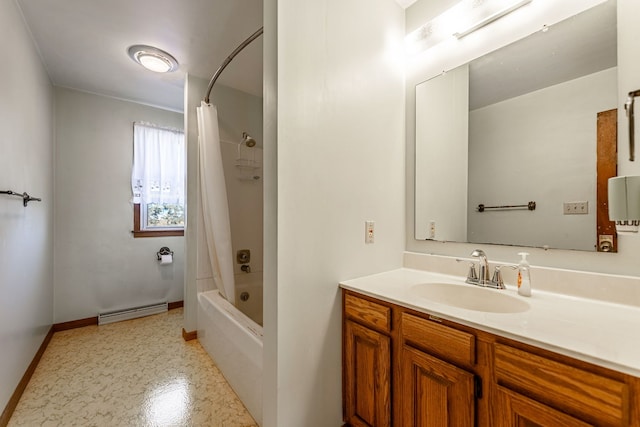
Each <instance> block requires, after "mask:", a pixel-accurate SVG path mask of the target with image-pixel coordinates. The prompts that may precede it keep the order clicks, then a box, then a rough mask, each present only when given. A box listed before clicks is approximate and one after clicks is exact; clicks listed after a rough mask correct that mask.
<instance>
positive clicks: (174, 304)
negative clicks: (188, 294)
mask: <svg viewBox="0 0 640 427" xmlns="http://www.w3.org/2000/svg"><path fill="white" fill-rule="evenodd" d="M182 307H184V301H174V302H170V303H168V304H167V308H168V309H169V310H175V309H176V308H182Z"/></svg>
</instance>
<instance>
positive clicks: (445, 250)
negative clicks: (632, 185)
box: [406, 0, 640, 276]
mask: <svg viewBox="0 0 640 427" xmlns="http://www.w3.org/2000/svg"><path fill="white" fill-rule="evenodd" d="M420 1H421V2H425V1H428V2H431V3H434V0H420ZM447 1H448V0H437V3H443V4H444V3H446V2H447ZM596 3H598V2H597V1H595V0H593V1H592V0H589V1H583V0H566V1H562V2H557V1H554V0H537V1H535V2H532V3H530V4H529V5H527V6H526V7H524V8H522V9H520V10H519V11H517V12H516V13H514V14H513V15H509V16H507V17H505V18H503V19H501V20H499V21H497V22H495V23H493V24H491V29H490V30H489V29H488V28H485V29H483V30H479V31H478V32H476V33H474V34H472V35H470V36H467V37H465V39H463V40H462V41H461V43H459V44H458V45H457V48H455V49H452V47H451V46H449V45H446V43H445V44H444V45H440V46H436V47H435V48H433V49H431V50H429V51H427V52H428V53H424V54H422V55H418V56H417V57H415V58H413V59H412V60H410V61H409V63H408V65H407V83H406V99H407V102H406V132H407V133H406V137H407V138H406V141H407V145H406V147H407V175H406V195H407V209H406V214H407V221H406V223H407V229H406V236H407V237H406V239H407V240H406V248H407V250H410V251H415V252H425V253H436V254H443V255H452V256H466V255H468V254H469V253H470V252H471V251H472V250H473V249H474V248H475V247H477V246H478V245H477V244H462V243H441V242H420V241H416V240H414V238H413V232H414V231H413V225H412V224H413V206H414V183H413V180H414V167H413V161H412V159H413V157H414V138H415V132H414V128H415V108H414V104H413V103H414V87H415V85H416V83H419V82H421V81H424V80H425V79H426V78H429V77H431V76H433V75H435V74H438V73H439V72H441V71H442V70H443V69H451V68H454V67H455V66H457V65H461V64H463V63H466V62H469V61H470V60H472V59H474V58H477V57H479V56H482V55H484V54H486V53H487V52H489V51H492V50H495V49H497V48H499V47H501V46H504V45H506V44H509V43H511V42H513V41H515V40H518V39H520V38H522V37H524V36H526V35H528V34H530V33H532V32H533V31H536V30H537V29H539V28H541V27H542V25H543V24H552V23H555V22H558V21H560V20H562V19H565V18H567V17H569V16H572V15H575V14H576V13H579V12H580V11H582V10H585V9H587V8H589V7H591V6H593V5H595V4H596ZM617 3H618V103H617V105H618V118H619V120H618V141H619V144H618V147H619V149H618V159H619V162H618V163H619V164H618V173H619V174H636V175H640V162H638V161H636V162H635V163H630V162H629V161H628V160H627V156H628V147H627V141H628V140H627V137H628V136H627V135H628V133H627V122H626V119H625V113H624V109H622V105H623V104H624V101H625V100H626V97H627V92H629V91H631V90H634V89H638V88H640V57H638V55H637V40H639V39H640V26H638V25H637V23H635V22H634V18H633V17H636V16H640V3H639V2H637V1H635V0H618V2H617ZM412 10H413V7H411V8H410V9H408V11H407V12H408V13H410V12H411V11H412ZM412 19H414V20H415V19H417V18H416V17H413V18H412ZM428 19H430V16H427V15H423V16H421V20H423V22H426V21H427V20H428ZM407 21H409V19H408V18H407ZM469 37H472V38H469ZM636 132H639V133H640V131H638V129H636ZM636 138H638V136H637V135H636ZM484 249H485V250H486V252H487V254H488V256H489V258H490V259H491V260H496V261H503V262H516V261H517V260H518V256H517V255H516V253H517V252H519V251H520V249H519V248H517V247H512V246H501V245H491V246H487V245H485V247H484ZM527 252H531V256H530V257H529V258H530V262H531V263H532V264H533V265H541V266H548V267H560V268H569V269H577V270H585V271H595V272H602V273H614V274H629V275H636V276H637V275H640V263H638V262H637V254H638V253H639V252H640V236H619V239H618V253H617V254H604V253H588V252H583V251H568V250H548V251H545V250H543V249H533V248H527Z"/></svg>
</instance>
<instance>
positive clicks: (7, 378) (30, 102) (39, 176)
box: [0, 1, 53, 411]
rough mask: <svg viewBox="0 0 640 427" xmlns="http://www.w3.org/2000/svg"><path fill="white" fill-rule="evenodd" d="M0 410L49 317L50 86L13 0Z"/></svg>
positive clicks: (3, 15)
mask: <svg viewBox="0 0 640 427" xmlns="http://www.w3.org/2000/svg"><path fill="white" fill-rule="evenodd" d="M0 52H2V54H3V56H4V57H5V58H6V59H7V60H6V61H5V64H4V65H3V66H2V67H0V94H1V95H0V190H3V191H4V190H14V191H18V192H23V191H26V192H28V193H29V194H31V195H32V196H34V197H41V198H42V202H31V203H29V205H28V207H26V208H25V207H24V206H23V205H22V200H21V199H19V198H17V197H15V196H5V195H0V411H2V410H3V409H4V408H5V406H6V404H7V402H8V400H9V398H10V396H11V394H12V393H13V392H14V390H15V388H16V386H17V385H18V382H19V381H20V378H21V377H22V375H23V374H24V373H25V371H26V369H27V366H29V363H31V360H32V359H33V356H34V355H35V353H36V351H37V350H38V347H40V345H41V344H42V340H43V339H44V337H45V335H46V334H47V332H48V331H49V329H50V327H51V323H52V320H53V280H52V275H53V91H52V88H51V83H50V82H49V78H48V77H47V74H46V72H45V70H44V68H43V66H42V63H41V61H40V59H39V57H38V54H37V52H36V49H35V48H34V45H33V43H32V41H31V39H30V37H29V33H28V32H27V30H26V27H25V25H24V24H23V21H22V16H21V15H20V13H19V11H18V9H17V7H16V5H15V2H13V1H1V2H0Z"/></svg>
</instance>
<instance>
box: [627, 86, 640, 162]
mask: <svg viewBox="0 0 640 427" xmlns="http://www.w3.org/2000/svg"><path fill="white" fill-rule="evenodd" d="M636 96H640V89H639V90H633V91H631V92H629V95H628V97H627V102H625V103H624V109H625V111H626V112H627V118H628V119H629V161H630V162H633V161H634V160H635V133H636V132H635V118H634V112H633V103H634V101H633V100H634V98H635V97H636Z"/></svg>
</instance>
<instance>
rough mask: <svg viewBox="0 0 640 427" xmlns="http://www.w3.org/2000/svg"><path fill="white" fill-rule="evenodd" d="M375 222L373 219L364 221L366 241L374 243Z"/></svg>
mask: <svg viewBox="0 0 640 427" xmlns="http://www.w3.org/2000/svg"><path fill="white" fill-rule="evenodd" d="M374 226H375V222H373V221H365V222H364V242H365V243H373V241H374V238H375V229H374Z"/></svg>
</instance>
